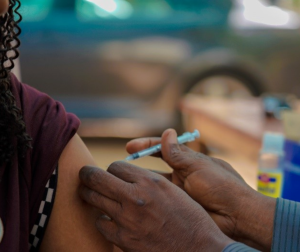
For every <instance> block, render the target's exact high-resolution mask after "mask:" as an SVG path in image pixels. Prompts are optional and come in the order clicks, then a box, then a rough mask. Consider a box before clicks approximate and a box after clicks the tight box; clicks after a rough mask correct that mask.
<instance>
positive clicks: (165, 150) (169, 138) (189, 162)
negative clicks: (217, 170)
mask: <svg viewBox="0 0 300 252" xmlns="http://www.w3.org/2000/svg"><path fill="white" fill-rule="evenodd" d="M162 156H163V159H164V161H165V162H167V164H168V165H169V166H171V168H173V169H174V170H176V171H177V172H179V173H180V174H181V175H182V176H184V177H186V176H188V175H189V174H190V173H192V172H194V171H195V170H198V169H199V167H201V163H203V161H211V159H210V158H209V157H208V156H206V155H204V154H202V153H198V152H195V151H193V150H191V149H190V148H188V147H186V146H184V145H179V144H178V141H177V133H176V131H175V130H173V129H168V130H166V131H165V132H164V133H163V135H162Z"/></svg>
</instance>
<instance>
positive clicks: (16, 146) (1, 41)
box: [0, 0, 31, 166]
mask: <svg viewBox="0 0 300 252" xmlns="http://www.w3.org/2000/svg"><path fill="white" fill-rule="evenodd" d="M20 6H21V4H20V1H19V0H9V8H8V11H7V13H6V14H5V15H3V16H0V166H2V165H5V164H6V165H9V164H10V162H11V160H12V158H13V156H14V155H15V154H16V153H17V155H18V158H22V157H24V156H25V153H26V151H27V149H28V148H30V141H31V138H30V137H29V135H28V134H27V133H26V127H25V122H24V120H23V116H22V111H21V109H20V108H18V107H17V105H16V100H15V97H14V96H13V94H12V91H11V79H10V72H11V70H12V69H13V67H14V62H13V60H15V59H16V58H18V56H19V52H18V50H17V48H18V47H19V46H20V40H19V39H18V36H19V35H20V33H21V29H20V27H19V26H18V24H19V22H20V21H21V20H22V17H21V15H20V13H19V12H18V10H19V8H20Z"/></svg>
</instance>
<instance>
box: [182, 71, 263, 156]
mask: <svg viewBox="0 0 300 252" xmlns="http://www.w3.org/2000/svg"><path fill="white" fill-rule="evenodd" d="M262 92H263V88H262V85H261V83H260V82H259V81H258V80H255V79H254V78H251V77H248V76H246V75H245V74H242V73H240V72H236V71H233V70H228V69H219V70H213V71H209V72H207V73H204V74H202V75H200V76H198V77H197V78H195V79H194V80H193V81H191V83H190V85H188V88H187V89H186V92H185V94H196V95H203V96H206V97H207V96H210V97H223V98H229V99H238V98H245V99H246V98H250V97H254V96H258V95H260V94H261V93H262ZM180 120H181V128H184V127H183V118H182V116H180ZM179 128H180V127H179ZM193 149H194V150H196V151H200V152H202V153H204V154H209V153H210V147H209V146H208V145H207V144H206V143H205V142H204V141H203V140H200V141H199V142H198V146H194V148H193Z"/></svg>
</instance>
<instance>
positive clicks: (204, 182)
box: [126, 129, 276, 251]
mask: <svg viewBox="0 0 300 252" xmlns="http://www.w3.org/2000/svg"><path fill="white" fill-rule="evenodd" d="M176 138H177V134H176V132H175V131H174V130H172V129H169V130H166V131H165V132H164V133H163V135H162V138H142V139H135V140H132V141H130V142H129V143H128V144H127V146H126V149H127V151H128V152H129V153H134V152H137V151H139V150H142V149H145V148H148V147H149V146H153V145H156V144H158V143H160V142H161V143H162V152H161V153H159V154H157V155H156V156H157V157H161V158H162V159H163V160H164V161H165V162H166V163H167V164H168V165H169V166H170V167H171V168H173V173H171V174H164V176H165V177H167V178H168V179H169V180H170V181H172V182H173V183H174V184H176V185H178V186H179V187H180V188H182V189H183V190H185V191H186V192H187V194H188V195H189V196H191V197H192V198H193V199H194V200H195V201H196V202H198V203H199V204H200V205H201V206H203V207H204V208H205V209H206V210H207V212H208V213H209V214H210V216H211V217H212V218H213V220H214V221H215V223H216V224H217V225H218V226H219V228H220V229H221V230H222V231H223V232H224V233H225V234H226V235H227V236H229V237H230V238H232V239H234V240H236V241H240V242H242V243H245V244H247V245H249V246H251V247H254V248H257V249H260V250H263V251H270V250H271V245H272V235H273V219H274V215H275V207H276V199H273V198H270V197H267V196H264V195H262V194H260V193H258V192H257V191H255V190H253V189H252V188H251V187H250V186H249V185H247V183H246V182H245V181H244V180H243V179H242V177H241V176H240V175H239V174H238V173H237V172H236V171H235V170H234V169H233V168H232V166H231V165H229V164H228V163H226V162H225V161H223V160H220V159H216V158H212V157H208V156H206V155H203V154H201V153H198V152H194V151H192V150H191V149H189V148H188V147H186V146H184V145H180V146H179V145H178V144H177V140H176Z"/></svg>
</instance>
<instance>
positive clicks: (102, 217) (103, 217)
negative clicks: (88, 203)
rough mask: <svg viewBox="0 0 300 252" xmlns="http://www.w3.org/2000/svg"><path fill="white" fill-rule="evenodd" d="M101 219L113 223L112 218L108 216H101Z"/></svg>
mask: <svg viewBox="0 0 300 252" xmlns="http://www.w3.org/2000/svg"><path fill="white" fill-rule="evenodd" d="M100 218H101V219H103V220H107V221H112V218H110V217H109V216H107V215H106V214H103V215H101V216H100Z"/></svg>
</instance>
